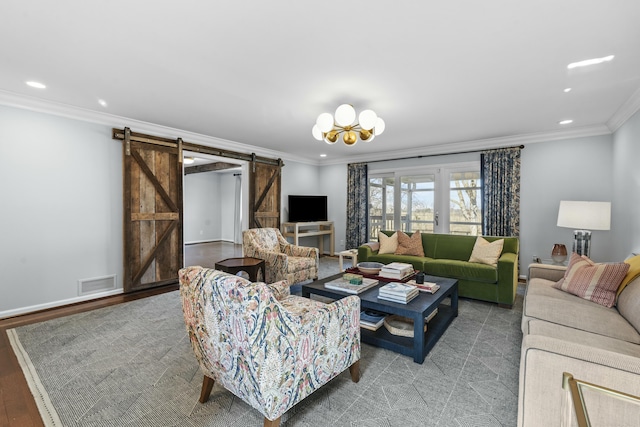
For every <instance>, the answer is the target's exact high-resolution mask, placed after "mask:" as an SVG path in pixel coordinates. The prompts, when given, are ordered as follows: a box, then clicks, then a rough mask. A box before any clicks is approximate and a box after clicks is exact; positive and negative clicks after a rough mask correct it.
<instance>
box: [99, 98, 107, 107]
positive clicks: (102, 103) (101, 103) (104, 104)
mask: <svg viewBox="0 0 640 427" xmlns="http://www.w3.org/2000/svg"><path fill="white" fill-rule="evenodd" d="M98 104H100V105H102V106H103V107H105V108H106V107H107V101H105V100H104V99H98Z"/></svg>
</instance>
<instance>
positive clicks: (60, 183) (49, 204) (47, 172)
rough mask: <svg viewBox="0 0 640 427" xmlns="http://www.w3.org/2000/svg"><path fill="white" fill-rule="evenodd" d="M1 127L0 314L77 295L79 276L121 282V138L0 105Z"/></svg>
mask: <svg viewBox="0 0 640 427" xmlns="http://www.w3.org/2000/svg"><path fill="white" fill-rule="evenodd" d="M0 129H2V142H1V143H0V204H1V205H2V209H0V236H1V237H0V317H7V316H9V315H12V314H18V313H19V312H24V311H34V310H36V309H42V308H47V307H49V306H52V305H60V303H57V304H52V303H54V302H64V301H67V302H73V301H75V300H78V280H79V279H88V278H95V277H101V276H105V275H110V274H116V275H117V280H118V286H119V287H120V288H122V247H123V241H122V144H121V142H120V141H116V140H113V139H111V129H110V128H109V127H106V126H103V125H95V124H91V123H86V122H81V121H76V120H71V119H65V118H60V117H56V116H51V115H47V114H41V113H34V112H30V111H26V110H21V109H15V108H10V107H4V106H0ZM25 308H27V309H25ZM20 309H22V310H20Z"/></svg>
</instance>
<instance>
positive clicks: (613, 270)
mask: <svg viewBox="0 0 640 427" xmlns="http://www.w3.org/2000/svg"><path fill="white" fill-rule="evenodd" d="M627 270H629V264H627V263H625V262H618V263H611V264H596V263H594V262H593V261H591V260H590V259H589V258H588V257H586V256H584V255H582V256H580V255H578V254H577V253H575V252H574V253H572V254H571V259H570V260H569V266H568V267H567V271H566V272H565V273H564V277H563V278H562V279H560V280H558V282H556V283H555V284H554V285H553V287H554V288H556V289H560V290H562V291H565V292H568V293H570V294H573V295H576V296H579V297H580V298H584V299H586V300H589V301H593V302H595V303H597V304H600V305H604V306H605V307H613V304H614V303H615V300H616V291H617V290H618V287H619V286H620V283H622V279H624V276H625V275H626V274H627Z"/></svg>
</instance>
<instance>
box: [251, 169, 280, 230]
mask: <svg viewBox="0 0 640 427" xmlns="http://www.w3.org/2000/svg"><path fill="white" fill-rule="evenodd" d="M281 169H282V160H280V159H278V163H277V164H275V165H273V164H267V163H259V162H256V161H252V162H251V165H250V171H251V172H250V177H251V178H250V181H249V228H266V227H273V228H280V170H281Z"/></svg>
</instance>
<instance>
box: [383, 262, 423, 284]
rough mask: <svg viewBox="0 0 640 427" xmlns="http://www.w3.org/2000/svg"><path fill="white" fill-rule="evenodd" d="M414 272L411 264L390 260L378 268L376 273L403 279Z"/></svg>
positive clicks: (388, 277) (390, 277)
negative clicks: (378, 270)
mask: <svg viewBox="0 0 640 427" xmlns="http://www.w3.org/2000/svg"><path fill="white" fill-rule="evenodd" d="M413 273H414V270H413V265H411V264H408V263H404V262H392V263H390V264H387V265H385V266H384V267H382V268H381V269H380V273H378V275H379V276H380V277H385V278H387V279H397V280H400V279H404V278H405V277H408V276H411V275H412V274H413Z"/></svg>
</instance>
